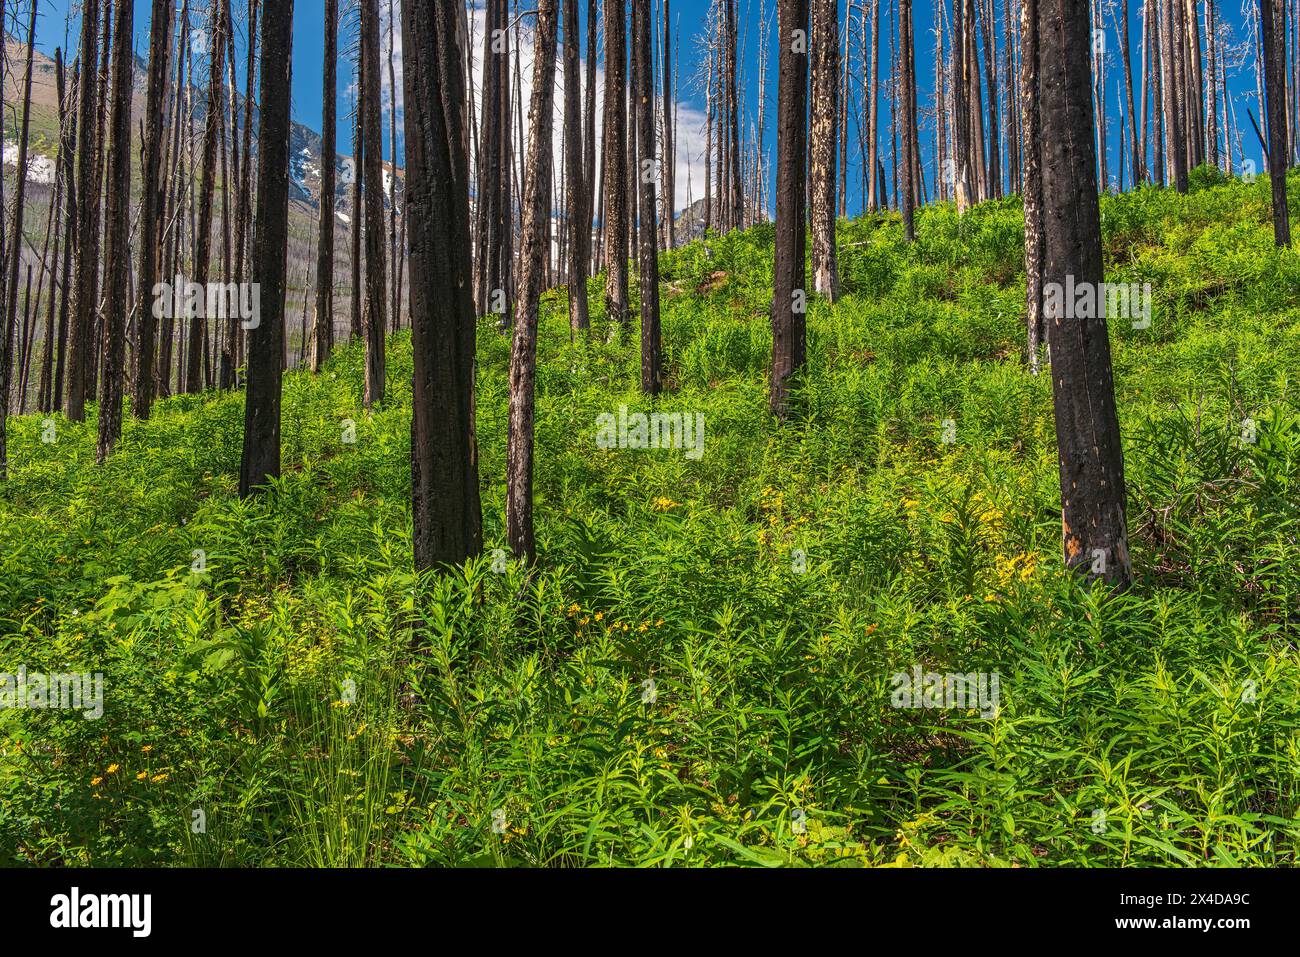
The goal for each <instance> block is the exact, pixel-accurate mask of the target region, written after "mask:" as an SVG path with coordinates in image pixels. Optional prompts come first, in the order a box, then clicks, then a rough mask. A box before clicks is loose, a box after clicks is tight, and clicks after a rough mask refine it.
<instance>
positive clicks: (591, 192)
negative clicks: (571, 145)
mask: <svg viewBox="0 0 1300 957" xmlns="http://www.w3.org/2000/svg"><path fill="white" fill-rule="evenodd" d="M599 20H600V16H599V14H598V12H597V9H596V0H587V89H586V91H585V92H586V106H585V108H584V112H585V116H586V120H585V123H584V126H583V133H582V155H583V174H582V175H583V181H584V182H585V183H586V184H587V189H586V191H585V193H584V195H583V207H582V223H583V230H584V232H583V235H584V236H585V237H586V239H585V246H584V248H585V249H586V250H587V260H588V263H589V264H590V268H591V269H597V268H598V267H597V266H596V265H595V260H596V256H594V255H593V245H597V244H593V242H592V222H593V220H594V218H595V212H596V193H597V192H598V187H597V183H596V28H597V24H598V23H599ZM597 252H598V250H597Z"/></svg>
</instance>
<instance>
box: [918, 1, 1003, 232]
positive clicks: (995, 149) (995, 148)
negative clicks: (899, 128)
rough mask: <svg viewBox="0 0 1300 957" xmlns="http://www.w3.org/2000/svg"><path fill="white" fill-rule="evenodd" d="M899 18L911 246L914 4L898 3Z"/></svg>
mask: <svg viewBox="0 0 1300 957" xmlns="http://www.w3.org/2000/svg"><path fill="white" fill-rule="evenodd" d="M898 16H899V20H898V31H899V52H900V57H901V59H902V63H901V64H900V66H901V68H902V100H903V182H902V189H903V199H902V203H901V208H902V213H903V238H904V239H906V240H907V241H908V242H909V243H910V242H913V241H915V239H916V223H915V219H916V198H917V195H918V193H919V192H920V190H919V189H918V188H917V183H916V171H917V167H918V164H919V159H918V157H917V152H918V145H919V144H918V142H917V136H916V44H915V42H914V40H913V39H912V0H899V4H898ZM990 109H992V107H990ZM990 115H991V114H990ZM994 152H995V153H996V152H997V147H996V145H995V146H994Z"/></svg>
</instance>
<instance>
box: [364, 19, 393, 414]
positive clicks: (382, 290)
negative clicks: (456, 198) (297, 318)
mask: <svg viewBox="0 0 1300 957" xmlns="http://www.w3.org/2000/svg"><path fill="white" fill-rule="evenodd" d="M379 62H380V61H379V0H362V3H361V64H362V65H361V115H362V117H363V120H362V124H361V129H362V136H363V138H364V139H365V143H364V145H363V147H362V150H363V153H364V155H365V166H366V190H365V203H366V211H365V212H366V235H365V238H366V304H365V309H364V310H363V311H362V314H361V325H362V329H363V330H364V332H365V337H366V389H365V404H366V408H370V407H371V406H372V405H374V404H375V403H376V402H382V401H383V400H384V366H385V362H384V334H385V332H386V331H387V329H388V322H387V315H388V288H387V282H386V280H387V272H388V266H387V257H386V250H385V248H384V154H383V148H384V146H383V126H382V125H381V123H382V119H381V118H382V116H383V111H382V106H381V96H380V90H379V86H380V84H379Z"/></svg>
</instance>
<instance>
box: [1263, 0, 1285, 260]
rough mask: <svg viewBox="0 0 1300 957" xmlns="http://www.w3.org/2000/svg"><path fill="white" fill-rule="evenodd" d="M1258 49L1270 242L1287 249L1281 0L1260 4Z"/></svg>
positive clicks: (1282, 12)
mask: <svg viewBox="0 0 1300 957" xmlns="http://www.w3.org/2000/svg"><path fill="white" fill-rule="evenodd" d="M1259 12H1260V17H1259V24H1260V46H1261V48H1262V49H1263V51H1264V86H1265V91H1266V93H1265V95H1266V98H1267V101H1268V177H1269V182H1270V184H1271V186H1272V192H1273V241H1274V242H1275V243H1277V245H1278V246H1290V245H1291V221H1290V216H1289V211H1288V209H1287V204H1286V170H1287V166H1288V165H1289V164H1288V163H1287V142H1286V141H1287V131H1286V122H1287V121H1286V15H1285V11H1284V10H1283V9H1282V0H1260V11H1259Z"/></svg>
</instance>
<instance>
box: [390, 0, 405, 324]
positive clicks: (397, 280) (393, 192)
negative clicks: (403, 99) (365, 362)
mask: <svg viewBox="0 0 1300 957" xmlns="http://www.w3.org/2000/svg"><path fill="white" fill-rule="evenodd" d="M396 30H397V18H396V15H395V13H394V10H393V0H388V57H387V59H388V95H389V103H388V155H389V158H390V163H389V166H390V169H389V174H390V175H389V179H388V182H389V184H390V185H389V188H388V189H387V190H386V192H387V193H388V250H389V258H390V259H391V260H392V263H393V269H392V276H391V281H390V283H389V294H390V295H391V296H392V308H391V310H390V312H391V313H392V315H391V317H390V321H391V323H392V330H393V331H394V332H396V331H397V330H398V329H400V328H402V303H401V298H402V296H401V291H400V290H401V288H402V265H403V263H402V258H403V256H402V250H401V249H400V248H399V247H398V245H397V71H396V66H395V63H394V61H395V58H396V56H397V52H396V46H397V44H396V43H395V39H396V33H395V31H396Z"/></svg>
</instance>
